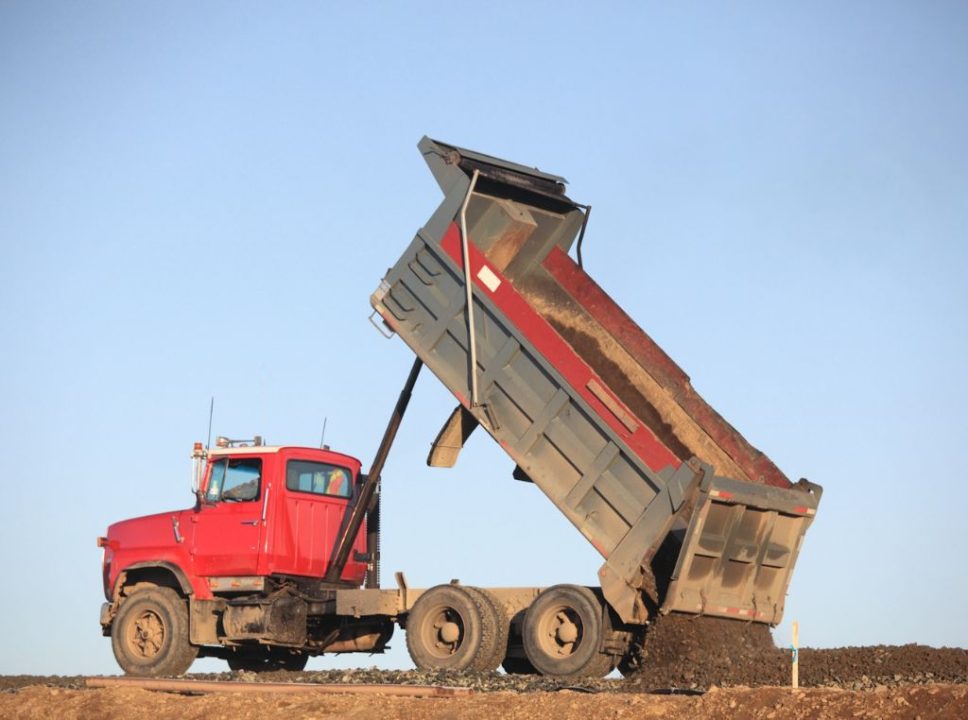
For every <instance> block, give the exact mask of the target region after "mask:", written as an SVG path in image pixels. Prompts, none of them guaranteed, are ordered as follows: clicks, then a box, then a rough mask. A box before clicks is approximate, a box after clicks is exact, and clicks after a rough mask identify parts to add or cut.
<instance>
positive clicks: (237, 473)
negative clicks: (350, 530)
mask: <svg viewBox="0 0 968 720" xmlns="http://www.w3.org/2000/svg"><path fill="white" fill-rule="evenodd" d="M359 475H360V461H359V460H357V459H356V458H354V457H350V456H349V455H344V454H342V453H337V452H333V451H331V450H321V449H317V448H304V447H279V446H276V447H273V446H247V447H216V448H213V449H212V450H211V451H210V452H209V453H208V462H207V464H206V467H205V470H204V476H203V479H202V482H201V486H200V487H199V490H198V501H197V502H196V504H195V507H193V508H190V509H188V510H178V511H174V512H167V513H159V514H156V515H148V516H145V517H139V518H133V519H131V520H123V521H121V522H118V523H114V524H113V525H111V526H110V527H109V528H108V533H107V538H106V541H102V542H103V544H104V546H105V553H104V592H105V596H106V598H107V599H108V600H109V601H110V600H111V599H112V597H113V596H114V594H115V591H116V589H117V588H116V586H117V582H118V578H119V576H120V575H121V573H124V572H127V573H128V574H129V575H130V573H131V571H132V570H137V569H138V568H139V567H144V566H145V564H148V565H150V566H159V567H166V566H168V567H170V569H171V571H172V572H174V573H175V574H176V575H177V576H178V579H179V581H180V584H182V585H184V584H185V583H187V584H188V585H189V586H190V587H191V590H192V594H194V595H195V597H196V598H198V599H207V598H211V597H212V588H218V587H221V586H223V585H225V584H226V583H231V582H232V581H233V579H234V580H235V581H236V582H239V583H244V582H247V581H249V582H251V579H252V578H256V577H268V576H272V575H283V576H290V575H291V576H301V577H307V578H321V577H322V576H323V575H324V573H325V572H326V569H327V567H328V565H329V559H330V555H331V554H332V550H333V542H334V538H335V536H336V533H337V531H338V529H339V526H340V523H341V522H342V520H343V517H344V515H345V513H346V507H347V505H348V503H349V500H350V498H351V497H352V493H353V489H354V488H355V486H356V483H357V480H358V478H359ZM365 549H366V536H365V530H363V529H361V531H360V532H359V533H358V535H357V538H356V541H355V543H354V550H356V551H357V552H354V553H352V554H351V557H350V560H349V561H348V562H347V563H346V567H345V569H344V571H343V573H342V575H341V577H340V580H341V581H342V582H344V583H346V584H347V585H354V586H359V585H360V584H362V582H363V577H364V575H365V574H366V562H365V561H361V560H360V559H358V558H360V557H362V555H363V553H364V551H365Z"/></svg>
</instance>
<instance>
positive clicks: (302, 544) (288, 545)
mask: <svg viewBox="0 0 968 720" xmlns="http://www.w3.org/2000/svg"><path fill="white" fill-rule="evenodd" d="M354 474H355V473H354V471H353V469H351V468H349V467H346V466H342V465H339V464H336V463H331V462H321V461H319V460H315V459H313V460H310V459H303V458H295V457H294V458H289V459H288V460H287V462H286V474H285V477H286V483H285V485H286V486H285V490H284V501H283V508H284V514H285V518H286V522H285V528H283V524H282V523H278V524H277V528H276V531H275V532H276V533H277V535H278V538H277V541H275V542H273V543H271V546H272V556H271V557H269V558H268V562H269V566H270V568H271V570H272V571H274V572H281V573H286V574H293V575H301V576H304V577H314V578H321V577H323V575H325V574H326V569H327V568H328V566H329V560H330V556H331V555H332V552H333V545H334V544H335V540H336V535H337V534H338V532H339V529H340V526H341V525H342V523H343V521H344V519H345V517H346V512H347V509H348V507H349V504H350V499H351V498H352V495H353V485H354ZM280 491H281V492H283V491H282V490H280ZM365 548H366V535H365V527H364V528H361V530H360V534H359V536H358V537H357V538H356V542H355V543H354V548H353V549H354V551H356V552H362V551H363V550H365ZM365 573H366V563H365V562H361V561H360V560H358V559H357V558H356V553H355V552H351V554H350V558H349V561H348V562H347V563H346V568H345V569H344V571H343V575H342V577H341V579H342V580H344V581H346V582H351V583H354V584H359V583H361V582H362V581H363V576H364V575H365Z"/></svg>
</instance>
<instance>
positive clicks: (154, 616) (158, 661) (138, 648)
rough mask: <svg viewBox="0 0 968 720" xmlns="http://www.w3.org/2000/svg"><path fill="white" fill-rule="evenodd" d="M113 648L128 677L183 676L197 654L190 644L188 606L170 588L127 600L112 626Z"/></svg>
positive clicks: (138, 593) (148, 590) (145, 590)
mask: <svg viewBox="0 0 968 720" xmlns="http://www.w3.org/2000/svg"><path fill="white" fill-rule="evenodd" d="M111 649H112V650H113V651H114V657H115V659H116V660H117V661H118V665H120V666H121V669H122V670H124V672H125V673H127V674H128V675H136V676H139V677H152V676H159V675H183V674H184V673H185V671H187V670H188V668H189V667H191V664H192V662H193V661H194V660H195V658H196V657H197V655H198V647H196V646H195V645H192V644H191V643H189V641H188V605H187V603H186V602H185V600H184V599H183V598H182V597H181V596H179V595H178V593H176V592H175V591H174V590H172V589H171V588H166V587H148V588H143V589H140V590H136V591H135V592H133V593H132V594H131V595H129V596H128V597H126V598H125V599H124V600H123V601H122V603H121V607H120V609H119V610H118V614H117V616H116V617H115V618H114V622H113V623H112V625H111Z"/></svg>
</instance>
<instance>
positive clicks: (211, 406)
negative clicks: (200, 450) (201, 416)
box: [205, 395, 215, 450]
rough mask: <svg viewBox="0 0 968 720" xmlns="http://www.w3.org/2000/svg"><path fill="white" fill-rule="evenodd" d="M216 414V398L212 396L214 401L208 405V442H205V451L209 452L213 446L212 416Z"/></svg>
mask: <svg viewBox="0 0 968 720" xmlns="http://www.w3.org/2000/svg"><path fill="white" fill-rule="evenodd" d="M214 414H215V396H214V395H212V401H211V402H210V403H209V404H208V440H207V441H206V442H205V449H206V450H208V449H209V448H210V447H211V446H212V416H213V415H214Z"/></svg>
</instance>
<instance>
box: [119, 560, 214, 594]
mask: <svg viewBox="0 0 968 720" xmlns="http://www.w3.org/2000/svg"><path fill="white" fill-rule="evenodd" d="M146 571H147V572H146ZM151 571H154V572H151ZM165 575H170V576H171V577H172V578H174V580H175V583H177V585H171V584H169V583H165V582H157V580H158V579H164V576H165ZM141 581H146V582H154V583H155V584H156V585H168V586H169V587H172V589H173V590H179V591H180V592H181V594H182V595H184V596H186V597H188V596H189V595H192V594H194V592H195V591H194V588H192V584H191V583H190V582H189V581H188V576H187V575H186V574H185V572H184V571H183V570H182V569H181V568H180V567H178V566H177V565H175V564H174V563H171V562H167V561H164V560H161V561H151V562H139V563H133V564H132V565H129V566H128V567H126V568H125V569H124V572H122V573H119V574H118V579H117V581H116V584H115V588H114V593H113V596H114V597H115V598H118V597H119V596H120V594H121V591H122V589H123V588H124V586H125V585H126V584H129V583H130V584H134V583H137V582H141Z"/></svg>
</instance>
